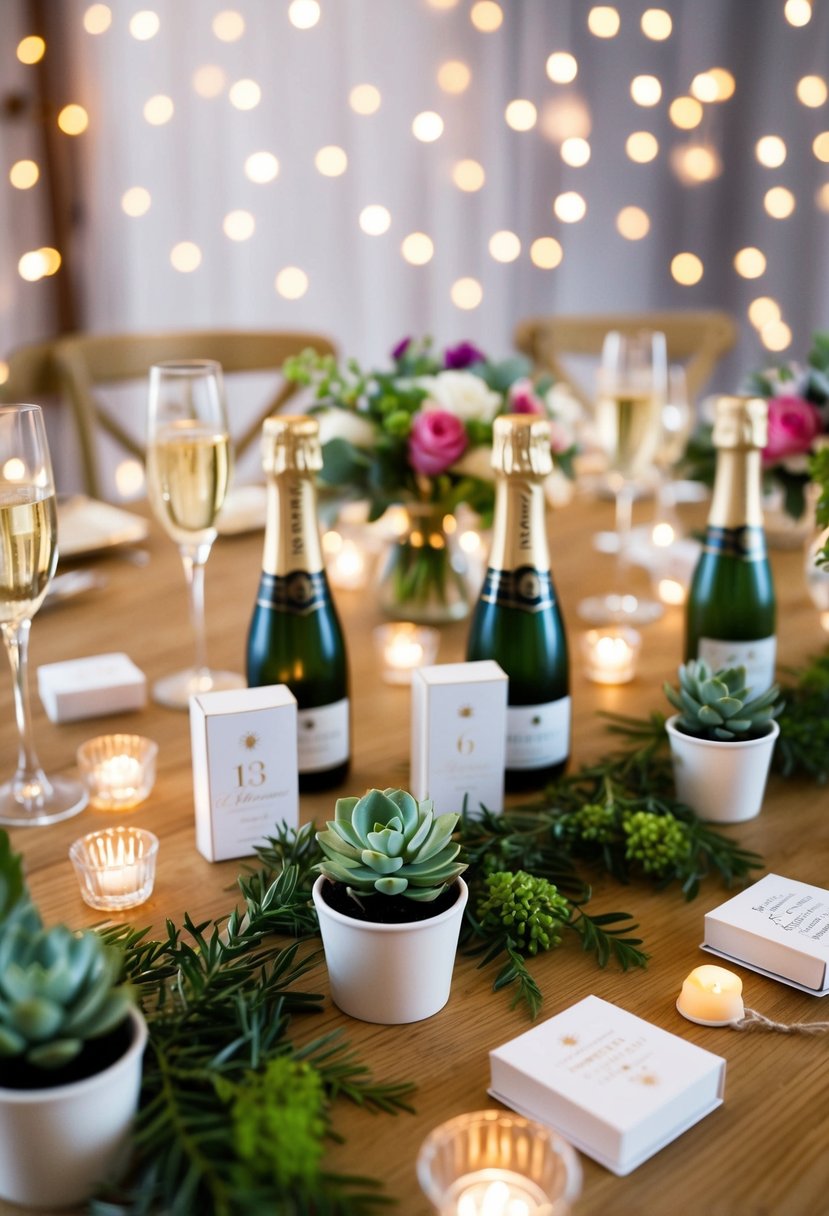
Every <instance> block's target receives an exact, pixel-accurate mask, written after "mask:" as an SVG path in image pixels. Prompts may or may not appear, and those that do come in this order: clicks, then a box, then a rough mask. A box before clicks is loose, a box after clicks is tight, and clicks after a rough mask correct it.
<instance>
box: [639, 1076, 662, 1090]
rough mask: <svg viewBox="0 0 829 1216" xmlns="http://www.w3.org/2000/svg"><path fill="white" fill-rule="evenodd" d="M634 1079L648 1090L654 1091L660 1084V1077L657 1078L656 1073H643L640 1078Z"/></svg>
mask: <svg viewBox="0 0 829 1216" xmlns="http://www.w3.org/2000/svg"><path fill="white" fill-rule="evenodd" d="M633 1079H634V1081H636V1082H638V1084H639V1085H644V1086H646V1087H647V1088H648V1089H652V1088H653V1087H654V1086H655V1085H658V1084H659V1077H657V1075H656V1073H653V1072H643V1073H641V1074H640V1076H638V1077H634V1078H633Z"/></svg>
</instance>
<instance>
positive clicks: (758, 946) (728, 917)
mask: <svg viewBox="0 0 829 1216" xmlns="http://www.w3.org/2000/svg"><path fill="white" fill-rule="evenodd" d="M702 948H703V950H707V951H709V953H711V954H717V955H719V956H720V957H721V958H726V959H730V960H731V961H732V962H736V963H742V965H743V966H745V967H749V968H751V970H752V971H759V972H760V974H761V975H767V976H769V977H770V978H771V979H774V980H782V981H783V983H784V984H790V985H791V986H792V987H793V988H799V989H800V990H801V991H803V992H809V993H811V994H812V995H813V996H826V994H827V992H829V891H824V890H823V889H822V888H821V887H812V886H810V885H809V884H808V883H805V882H796V881H795V880H794V879H793V878H783V877H781V875H779V874H766V876H765V877H764V878H761V879H760V880H759V881H758V882H755V883H754V884H753V885H752V886H750V887H746V889H745V890H743V891H740V892H739V894H737V895H735V896H733V898H732V899H728V900H726V902H725V903H724V904H720V906H719V907H718V908H714V910H713V911H712V912H707V913H706V915H705V941H704V943H703V947H702Z"/></svg>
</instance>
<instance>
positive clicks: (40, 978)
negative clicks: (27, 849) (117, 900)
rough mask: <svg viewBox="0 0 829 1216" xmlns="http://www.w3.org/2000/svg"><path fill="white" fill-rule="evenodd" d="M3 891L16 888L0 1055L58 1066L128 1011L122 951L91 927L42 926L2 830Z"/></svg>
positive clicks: (4, 960) (1, 1001)
mask: <svg viewBox="0 0 829 1216" xmlns="http://www.w3.org/2000/svg"><path fill="white" fill-rule="evenodd" d="M0 890H6V891H17V892H18V893H19V897H18V898H17V899H16V901H15V902H14V903H13V904H12V905H11V906H10V907H9V906H7V907H6V909H5V916H4V919H3V921H2V925H0V1061H2V1059H3V1058H6V1059H9V1058H13V1057H16V1058H18V1059H20V1060H22V1061H25V1062H26V1064H29V1065H32V1066H33V1068H34V1069H44V1070H46V1069H55V1068H60V1067H61V1066H63V1065H65V1064H68V1063H70V1062H71V1061H72V1060H74V1059H75V1057H76V1056H77V1055H79V1053H80V1051H81V1049H82V1048H83V1045H84V1043H85V1042H86V1041H87V1040H88V1039H98V1038H101V1037H102V1036H103V1035H106V1034H108V1033H109V1032H110V1031H111V1030H114V1029H115V1028H116V1027H117V1026H118V1025H119V1024H120V1023H121V1022H122V1021H123V1020H124V1019H125V1018H126V1016H127V1014H128V1013H129V1010H130V1007H131V1004H132V992H131V989H130V988H129V986H128V985H119V984H118V979H119V975H120V971H121V952H120V950H118V949H117V947H115V946H109V945H107V944H106V943H105V942H104V941H103V939H102V938H100V937H99V936H98V934H97V933H95V932H94V931H92V930H87V931H86V932H83V933H73V932H72V931H71V930H70V929H67V928H66V927H65V926H63V925H56V926H54V927H52V928H50V929H45V928H44V927H43V924H42V922H41V919H40V915H39V913H38V911H37V909H36V908H35V906H34V905H33V904H32V902H31V899H30V897H29V894H28V891H27V890H26V887H25V884H23V882H22V876H21V870H20V858H19V857H18V856H15V855H14V854H12V853H11V851H10V850H9V848H8V838H7V837H6V835H5V833H0Z"/></svg>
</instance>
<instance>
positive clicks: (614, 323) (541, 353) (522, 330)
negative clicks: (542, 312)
mask: <svg viewBox="0 0 829 1216" xmlns="http://www.w3.org/2000/svg"><path fill="white" fill-rule="evenodd" d="M640 329H652V330H658V331H659V332H661V333H664V335H665V340H666V342H667V347H668V359H669V360H670V361H671V363H681V364H683V365H684V367H685V377H686V381H687V384H688V398H689V400H690V401H692V402H693V401H696V400H697V398H698V396H699V393H700V391H701V389H702V388H703V387H704V386H705V384H706V383H707V382H708V380H709V379H710V377H711V375H712V373H713V371H714V368H715V367H716V365H717V363H718V362H719V360H720V359H721V358H722V357H723V355H724V354H726V353H727V352H728V351H729V350H731V348H732V347H733V346H734V344H735V342H736V340H737V332H738V331H737V325H736V323H735V321H734V320H733V318H732V317H731V316H729V314H728V313H725V312H716V311H714V312H685V311H676V312H643V313H618V314H607V315H604V316H581V317H577V316H548V317H530V318H528V319H527V320H524V321H520V322H519V323H518V326H517V327H516V330H515V335H514V341H515V345H516V347H517V348H518V350H520V351H522V353H524V354H526V355H528V356H529V357H530V358H531V359H532V360H533V363H534V364H535V366H536V367H537V368H538V369H541V370H546V371H549V372H551V373H552V374H553V375H554V376H555V377H556V379H557V380H563V381H564V382H565V383H566V384H567V385H568V386H569V387H570V388H571V389H572V391H573V394H574V396H576V397H578V399H579V400H580V401H581V403H582V405H584V406H585V407H586V408H588V409H590V408H591V404H592V403H591V399H590V396H589V394H588V393H586V392H585V391H584V389H583V388H582V387H581V386H580V385H579V384H578V383H576V382H575V381H574V379H573V376H572V375H571V373H570V372H569V371H568V370H567V367H566V365H565V363H564V359H565V358H566V357H567V356H575V357H579V356H594V357H596V356H598V355H600V354H601V349H602V343H603V341H604V337H605V334H606V333H608V332H609V331H610V330H619V331H620V332H622V333H630V332H634V331H636V330H640Z"/></svg>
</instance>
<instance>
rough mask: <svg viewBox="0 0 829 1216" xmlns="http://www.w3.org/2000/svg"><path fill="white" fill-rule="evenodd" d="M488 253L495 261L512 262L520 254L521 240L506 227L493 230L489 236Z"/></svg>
mask: <svg viewBox="0 0 829 1216" xmlns="http://www.w3.org/2000/svg"><path fill="white" fill-rule="evenodd" d="M489 253H490V257H492V258H493V259H494V260H495V261H496V262H514V261H515V259H516V258H517V257H519V256H520V254H521V241H520V240H519V239H518V237H517V236H516V234H515V233H514V232H510V231H509V230H508V229H502V230H501V231H500V232H493V234H492V236H491V237H490V238H489Z"/></svg>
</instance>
